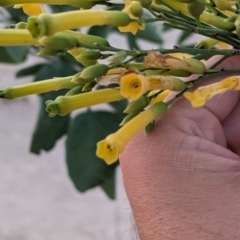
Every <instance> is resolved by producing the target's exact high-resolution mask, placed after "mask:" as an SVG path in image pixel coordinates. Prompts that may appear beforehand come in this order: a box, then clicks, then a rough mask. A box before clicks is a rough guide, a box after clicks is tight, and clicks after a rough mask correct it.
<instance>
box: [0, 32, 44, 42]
mask: <svg viewBox="0 0 240 240" xmlns="http://www.w3.org/2000/svg"><path fill="white" fill-rule="evenodd" d="M0 36H1V37H0V46H19V45H39V43H38V41H37V40H36V39H34V38H33V37H32V35H31V34H30V33H29V31H28V30H25V29H0Z"/></svg>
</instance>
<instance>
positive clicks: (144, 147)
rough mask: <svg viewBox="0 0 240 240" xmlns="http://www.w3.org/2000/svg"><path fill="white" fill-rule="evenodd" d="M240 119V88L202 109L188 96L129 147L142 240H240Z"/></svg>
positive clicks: (235, 63) (126, 175) (125, 159)
mask: <svg viewBox="0 0 240 240" xmlns="http://www.w3.org/2000/svg"><path fill="white" fill-rule="evenodd" d="M213 61H214V59H211V60H210V62H208V64H210V65H211V63H212V62H213ZM239 61H240V57H239V56H235V57H231V58H229V59H228V60H226V61H225V62H224V63H223V64H222V67H224V68H231V69H232V68H236V67H239ZM224 77H226V76H224ZM217 80H219V79H212V80H210V82H211V83H212V82H214V81H217ZM207 83H208V84H209V81H208V82H207ZM239 122H240V103H239V92H237V91H228V92H226V93H224V94H222V95H221V96H216V97H214V98H213V99H211V100H209V101H208V102H207V104H206V105H205V106H204V107H201V108H192V107H191V105H190V102H189V101H188V100H186V99H181V100H179V101H178V102H176V103H175V104H173V106H172V107H171V108H170V109H169V110H168V112H167V114H166V115H165V116H164V117H163V118H162V119H160V120H158V121H157V122H156V124H155V127H154V129H153V130H152V131H151V132H150V133H149V134H148V135H147V136H144V134H143V133H141V134H139V135H138V136H137V137H135V139H134V140H133V141H132V142H131V143H130V144H128V146H127V147H126V149H125V151H124V152H123V154H122V155H121V156H120V163H121V168H122V172H123V180H124V185H125V189H126V192H127V195H128V198H129V201H130V204H131V207H132V210H133V214H134V218H135V221H136V225H137V229H138V233H139V237H140V239H141V240H161V239H163V240H186V239H187V240H201V239H204V240H213V239H218V240H223V239H224V240H225V239H229V240H231V239H232V240H235V239H239V238H240V228H239V222H240V157H239V155H240V127H239Z"/></svg>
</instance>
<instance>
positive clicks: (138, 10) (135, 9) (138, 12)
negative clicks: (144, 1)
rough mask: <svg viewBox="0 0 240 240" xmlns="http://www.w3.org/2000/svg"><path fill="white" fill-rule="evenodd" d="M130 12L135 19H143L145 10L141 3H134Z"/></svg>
mask: <svg viewBox="0 0 240 240" xmlns="http://www.w3.org/2000/svg"><path fill="white" fill-rule="evenodd" d="M130 12H131V14H132V15H133V16H134V18H136V17H137V18H139V17H142V15H143V8H142V5H141V3H140V2H137V1H132V2H131V4H130Z"/></svg>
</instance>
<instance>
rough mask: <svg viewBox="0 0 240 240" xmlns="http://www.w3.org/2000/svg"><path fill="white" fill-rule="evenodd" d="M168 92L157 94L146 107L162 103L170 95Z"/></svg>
mask: <svg viewBox="0 0 240 240" xmlns="http://www.w3.org/2000/svg"><path fill="white" fill-rule="evenodd" d="M170 92H171V91H170V90H165V91H163V92H161V93H159V94H158V95H157V96H156V97H155V98H153V99H152V100H151V101H150V103H149V105H148V106H152V105H153V104H155V103H158V102H162V101H163V100H164V99H165V98H166V97H167V96H168V95H169V93H170Z"/></svg>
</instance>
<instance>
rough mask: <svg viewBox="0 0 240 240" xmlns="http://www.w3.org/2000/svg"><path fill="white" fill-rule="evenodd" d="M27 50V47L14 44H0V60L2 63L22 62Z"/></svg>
mask: <svg viewBox="0 0 240 240" xmlns="http://www.w3.org/2000/svg"><path fill="white" fill-rule="evenodd" d="M28 52H29V47H26V46H20V47H19V46H18V47H16V46H14V47H12V46H11V47H1V46H0V62H4V63H20V62H23V61H24V60H25V59H26V57H27V55H28Z"/></svg>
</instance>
